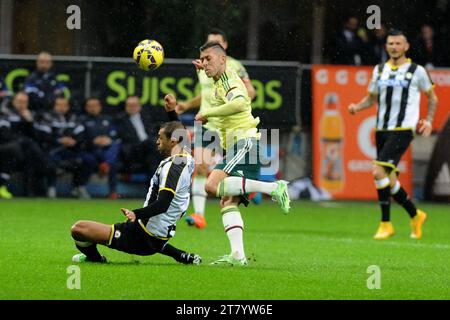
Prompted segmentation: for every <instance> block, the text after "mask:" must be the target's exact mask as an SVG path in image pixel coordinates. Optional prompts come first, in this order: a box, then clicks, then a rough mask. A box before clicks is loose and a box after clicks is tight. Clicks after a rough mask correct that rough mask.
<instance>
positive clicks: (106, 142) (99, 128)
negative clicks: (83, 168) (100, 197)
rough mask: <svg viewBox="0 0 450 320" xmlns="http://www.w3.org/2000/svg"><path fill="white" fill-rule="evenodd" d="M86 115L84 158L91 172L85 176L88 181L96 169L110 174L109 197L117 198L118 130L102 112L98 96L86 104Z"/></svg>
mask: <svg viewBox="0 0 450 320" xmlns="http://www.w3.org/2000/svg"><path fill="white" fill-rule="evenodd" d="M85 111H86V115H85V116H84V117H83V119H82V125H83V127H84V129H85V133H84V136H85V143H86V148H85V151H86V152H85V153H84V155H83V160H84V161H85V162H86V164H87V166H88V168H89V171H88V172H89V174H88V175H87V176H84V177H83V180H85V181H88V179H89V176H90V175H91V174H92V173H94V172H95V171H97V169H98V172H99V175H100V176H105V175H108V184H109V198H111V199H117V198H119V195H118V194H117V190H116V188H117V160H118V159H117V157H118V154H119V150H120V143H119V141H118V136H117V131H116V128H115V125H114V124H113V122H112V121H111V119H110V118H109V117H108V116H106V115H103V114H102V104H101V102H100V100H99V99H98V98H89V99H87V101H86V104H85Z"/></svg>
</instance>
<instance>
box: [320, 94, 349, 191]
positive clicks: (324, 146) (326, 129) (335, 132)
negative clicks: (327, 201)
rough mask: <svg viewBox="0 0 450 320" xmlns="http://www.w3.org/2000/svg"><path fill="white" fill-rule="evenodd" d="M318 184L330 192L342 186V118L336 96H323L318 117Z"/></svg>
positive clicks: (338, 189)
mask: <svg viewBox="0 0 450 320" xmlns="http://www.w3.org/2000/svg"><path fill="white" fill-rule="evenodd" d="M319 135H320V152H321V164H320V166H321V167H320V186H321V187H322V188H324V189H326V190H327V191H328V192H330V193H331V194H334V193H337V192H339V191H341V190H342V189H343V188H344V183H345V180H344V167H343V165H344V161H343V155H344V150H343V142H344V141H343V140H344V120H343V119H342V116H341V114H340V110H339V99H338V96H337V95H336V94H335V93H333V92H330V93H328V94H327V95H326V96H325V110H324V113H323V115H322V118H321V119H320V133H319Z"/></svg>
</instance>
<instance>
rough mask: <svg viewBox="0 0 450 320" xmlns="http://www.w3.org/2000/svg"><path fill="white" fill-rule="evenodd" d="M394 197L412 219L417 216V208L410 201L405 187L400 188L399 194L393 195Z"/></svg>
mask: <svg viewBox="0 0 450 320" xmlns="http://www.w3.org/2000/svg"><path fill="white" fill-rule="evenodd" d="M392 197H393V198H394V199H395V201H397V203H398V204H399V205H401V206H402V207H403V208H404V209H405V210H406V212H408V214H409V216H410V217H411V218H414V217H415V216H416V215H417V208H416V206H415V205H414V203H412V201H411V200H410V199H409V197H408V194H407V193H406V191H405V189H403V187H400V189H399V190H398V191H397V193H395V194H393V195H392Z"/></svg>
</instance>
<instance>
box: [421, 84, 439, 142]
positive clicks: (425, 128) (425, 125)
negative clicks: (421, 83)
mask: <svg viewBox="0 0 450 320" xmlns="http://www.w3.org/2000/svg"><path fill="white" fill-rule="evenodd" d="M425 94H426V96H427V98H428V115H427V118H426V119H422V120H420V121H419V133H420V134H421V135H422V136H424V137H429V136H430V135H431V133H432V132H433V120H434V115H435V113H436V109H437V104H438V98H437V96H436V93H435V92H434V89H431V90H429V91H427V92H426V93H425Z"/></svg>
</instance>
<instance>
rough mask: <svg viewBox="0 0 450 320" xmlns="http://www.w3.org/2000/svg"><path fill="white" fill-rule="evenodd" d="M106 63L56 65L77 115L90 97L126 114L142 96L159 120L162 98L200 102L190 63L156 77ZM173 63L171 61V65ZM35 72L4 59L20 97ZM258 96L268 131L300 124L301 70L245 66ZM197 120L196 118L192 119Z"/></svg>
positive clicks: (1, 66)
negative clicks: (130, 100)
mask: <svg viewBox="0 0 450 320" xmlns="http://www.w3.org/2000/svg"><path fill="white" fill-rule="evenodd" d="M106 60H107V61H100V59H98V58H97V59H95V60H94V61H88V60H87V61H80V60H70V58H69V57H68V58H67V60H60V59H58V60H55V61H54V69H53V70H54V72H55V73H56V74H57V79H58V80H59V81H61V82H62V83H64V84H65V85H66V89H65V95H66V97H67V98H70V101H71V104H72V107H73V109H74V110H76V111H81V110H82V103H83V101H84V99H85V96H86V95H93V96H97V97H99V98H101V100H102V101H103V105H104V111H105V112H107V113H111V114H114V113H117V112H120V111H122V110H123V109H122V108H123V104H124V102H125V99H126V98H127V96H129V95H138V96H139V97H140V100H141V103H142V105H143V107H144V108H146V109H147V110H148V111H150V112H151V114H152V115H153V116H154V118H155V119H158V118H165V117H166V116H165V115H164V110H163V108H162V106H163V105H164V101H163V98H164V96H165V95H166V94H167V93H172V94H174V95H175V96H176V97H177V98H178V99H180V100H187V99H191V98H193V97H195V96H196V95H197V94H198V93H199V91H200V88H199V85H198V80H197V75H196V73H195V68H194V66H193V65H192V64H191V63H190V62H179V61H176V62H170V61H167V62H165V63H164V65H163V66H162V67H160V68H159V69H157V70H155V71H152V72H144V71H142V70H140V69H138V68H137V67H136V65H135V63H134V62H133V61H132V60H131V59H130V62H129V63H128V62H115V61H110V59H109V60H108V59H106ZM167 60H169V59H167ZM34 68H35V62H34V61H33V60H24V59H0V77H2V78H3V79H4V80H5V83H6V84H7V85H8V87H9V88H10V89H11V90H13V91H14V92H17V91H18V90H20V89H22V88H23V83H24V81H25V78H26V77H27V76H28V75H29V74H30V73H31V71H32V70H33V69H34ZM246 69H247V71H248V72H249V74H250V77H251V79H252V84H253V86H254V87H255V90H256V97H255V99H254V100H253V103H252V108H253V114H254V116H257V117H260V119H261V126H262V127H265V128H289V127H291V126H293V125H295V124H297V119H296V118H295V116H293V115H295V114H296V108H298V106H297V104H298V99H297V96H298V95H299V93H298V92H297V77H298V65H297V64H291V65H287V64H286V65H276V66H272V65H250V66H246ZM192 118H193V117H192Z"/></svg>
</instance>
